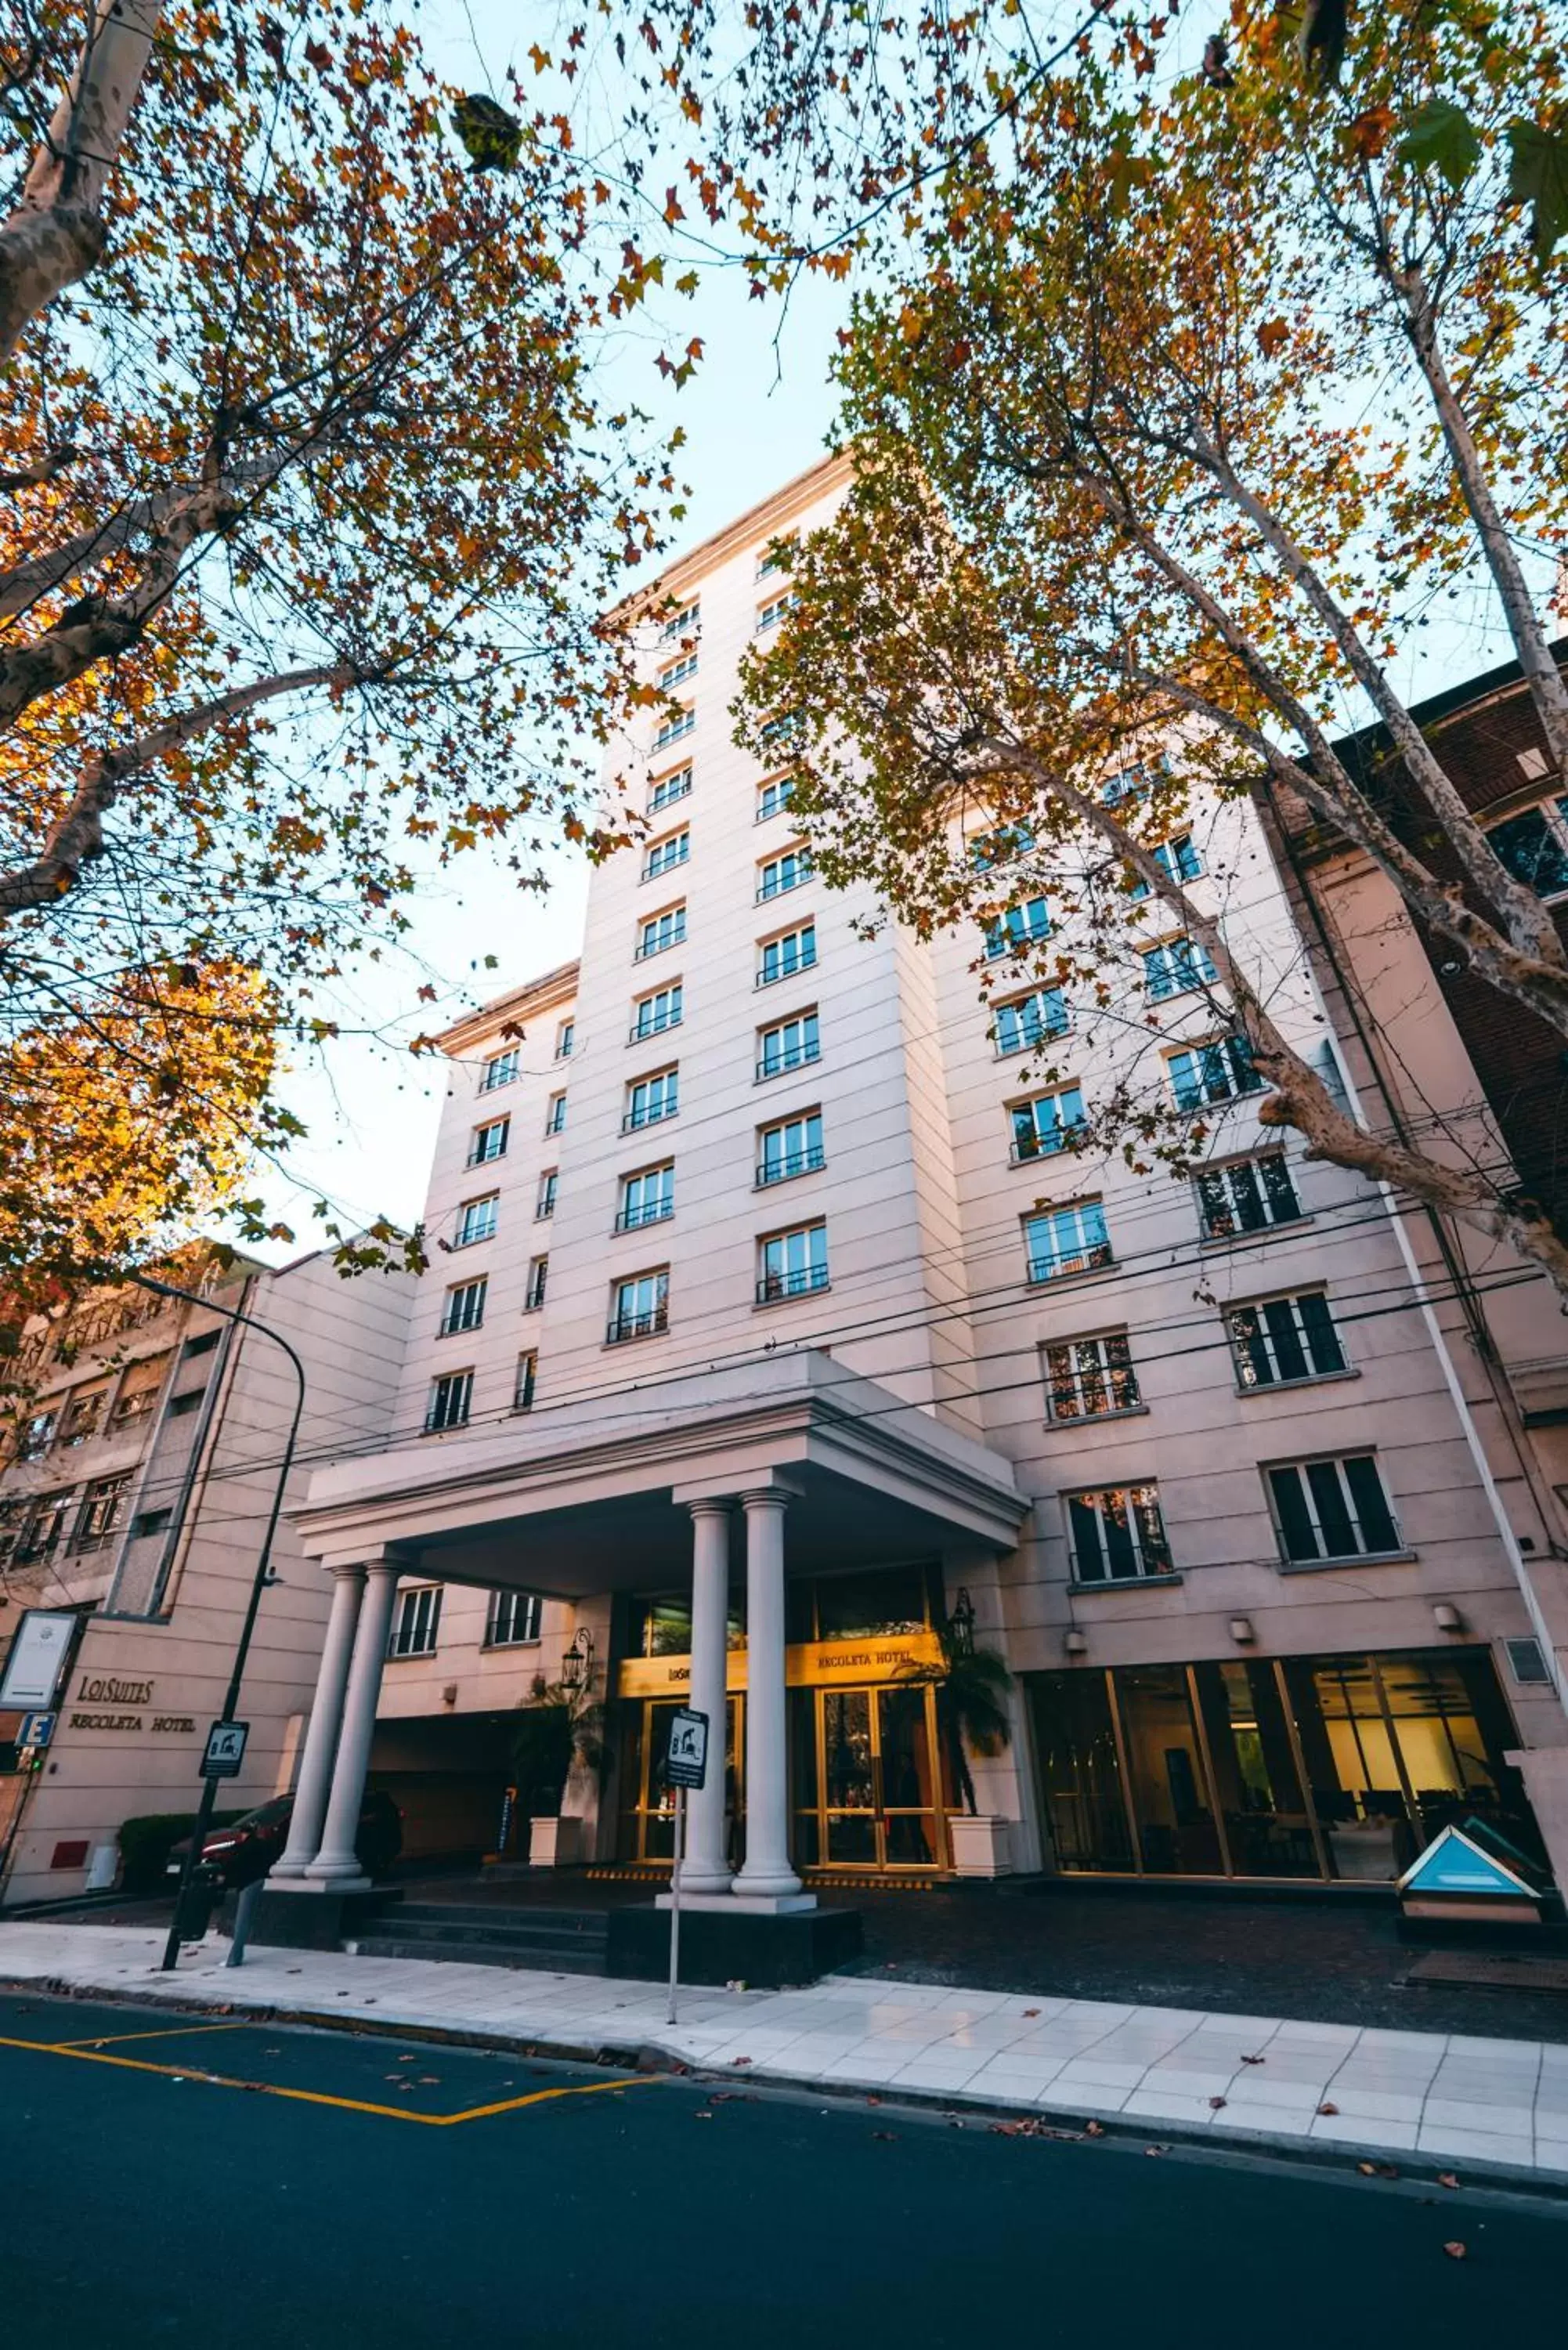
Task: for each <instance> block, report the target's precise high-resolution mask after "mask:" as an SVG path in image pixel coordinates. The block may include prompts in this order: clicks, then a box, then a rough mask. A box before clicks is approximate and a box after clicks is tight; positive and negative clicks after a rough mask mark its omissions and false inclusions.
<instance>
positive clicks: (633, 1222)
mask: <svg viewBox="0 0 1568 2350" xmlns="http://www.w3.org/2000/svg"><path fill="white" fill-rule="evenodd" d="M674 1213H675V1201H673V1199H668V1200H644V1201H641V1202H640V1203H639V1205H638V1206H636V1207H633V1208H623V1209H622V1210H621V1211H620V1213H619V1215H618V1217H617V1218H616V1220H615V1228H616V1230H617V1232H640V1231H641V1229H642V1227H643V1225H644V1224H661V1223H663V1222H664V1221H665V1219H666V1217H668V1216H672V1215H673V1214H674Z"/></svg>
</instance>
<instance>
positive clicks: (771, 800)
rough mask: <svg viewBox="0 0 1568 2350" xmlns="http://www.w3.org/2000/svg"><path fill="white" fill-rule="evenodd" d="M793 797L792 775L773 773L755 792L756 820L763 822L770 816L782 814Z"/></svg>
mask: <svg viewBox="0 0 1568 2350" xmlns="http://www.w3.org/2000/svg"><path fill="white" fill-rule="evenodd" d="M793 799H794V776H793V775H774V778H773V780H772V782H771V783H766V784H764V785H763V787H762V789H761V791H759V792H758V794H757V822H758V823H759V824H765V823H766V821H767V819H768V817H769V816H782V815H783V814H784V809H785V808H786V807H788V806H789V804H790V802H791V800H793Z"/></svg>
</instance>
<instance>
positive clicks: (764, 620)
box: [757, 587, 800, 636]
mask: <svg viewBox="0 0 1568 2350" xmlns="http://www.w3.org/2000/svg"><path fill="white" fill-rule="evenodd" d="M799 601H800V598H799V596H798V595H797V594H796V592H795V590H794V588H793V587H786V588H785V589H784V592H783V594H782V595H778V596H772V597H770V598H768V601H767V602H766V603H765V604H764V605H763V607H762V609H761V610H760V611H759V612H758V614H757V634H758V636H762V635H763V633H764V631H765V630H766V629H776V628H777V627H778V624H779V622H780V621H781V620H782V619H784V614H785V613H786V612H791V611H793V610H794V607H795V606H796V605H797V604H798V603H799Z"/></svg>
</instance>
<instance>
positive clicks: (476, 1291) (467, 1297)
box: [441, 1278, 490, 1338]
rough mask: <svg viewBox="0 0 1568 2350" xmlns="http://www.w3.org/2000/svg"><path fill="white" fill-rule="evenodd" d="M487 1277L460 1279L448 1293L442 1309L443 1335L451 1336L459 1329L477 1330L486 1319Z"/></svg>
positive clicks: (488, 1284) (445, 1336) (444, 1336)
mask: <svg viewBox="0 0 1568 2350" xmlns="http://www.w3.org/2000/svg"><path fill="white" fill-rule="evenodd" d="M489 1286H490V1283H489V1280H488V1279H487V1278H485V1279H481V1280H479V1281H460V1282H459V1283H458V1284H457V1285H456V1287H455V1288H452V1289H449V1290H448V1291H447V1294H446V1304H445V1305H444V1307H443V1308H442V1311H441V1336H442V1337H443V1338H450V1337H452V1336H453V1334H454V1333H455V1332H456V1331H459V1330H477V1329H478V1328H479V1327H480V1326H481V1325H482V1323H483V1320H484V1293H485V1291H486V1290H487V1289H488V1288H489Z"/></svg>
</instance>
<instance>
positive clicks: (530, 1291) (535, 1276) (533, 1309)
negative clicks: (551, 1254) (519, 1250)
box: [523, 1256, 550, 1314]
mask: <svg viewBox="0 0 1568 2350" xmlns="http://www.w3.org/2000/svg"><path fill="white" fill-rule="evenodd" d="M549 1278H550V1260H549V1258H548V1257H547V1256H535V1257H530V1258H529V1260H528V1285H527V1287H526V1288H525V1289H524V1292H523V1311H524V1314H536V1313H537V1312H538V1310H539V1308H540V1306H541V1305H543V1304H544V1303H545V1284H547V1282H548V1281H549Z"/></svg>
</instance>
